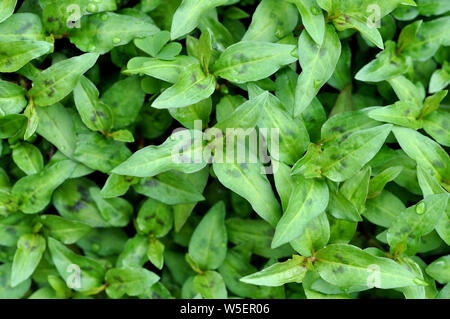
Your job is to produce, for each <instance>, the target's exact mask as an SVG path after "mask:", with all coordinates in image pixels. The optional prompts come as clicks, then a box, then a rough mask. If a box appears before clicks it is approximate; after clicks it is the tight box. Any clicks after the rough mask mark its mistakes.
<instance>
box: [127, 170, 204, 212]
mask: <svg viewBox="0 0 450 319" xmlns="http://www.w3.org/2000/svg"><path fill="white" fill-rule="evenodd" d="M205 173H207V171H206V170H205V169H203V170H201V171H198V172H196V173H192V174H184V173H180V172H177V171H168V172H165V173H161V174H159V175H157V176H155V177H152V178H144V179H141V181H140V182H139V183H138V184H135V185H134V186H133V188H134V190H135V191H136V192H138V193H140V194H143V195H145V196H148V197H150V198H153V199H156V200H159V201H161V202H163V203H166V204H169V205H177V204H187V203H196V202H199V201H202V200H204V199H205V197H203V195H202V191H203V188H204V186H205V184H206V179H207V178H208V176H207V175H205ZM205 177H206V179H205ZM194 179H195V180H197V181H198V180H203V181H204V183H202V184H203V185H202V186H203V187H200V188H198V189H197V188H195V187H193V183H194Z"/></svg>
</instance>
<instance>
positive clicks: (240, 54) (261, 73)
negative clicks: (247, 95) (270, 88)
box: [214, 41, 296, 83]
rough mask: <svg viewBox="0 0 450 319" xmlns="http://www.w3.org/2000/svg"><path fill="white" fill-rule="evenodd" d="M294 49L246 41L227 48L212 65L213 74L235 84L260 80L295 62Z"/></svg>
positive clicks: (274, 44)
mask: <svg viewBox="0 0 450 319" xmlns="http://www.w3.org/2000/svg"><path fill="white" fill-rule="evenodd" d="M294 49H295V47H294V46H293V45H287V44H276V43H270V42H259V41H246V42H239V43H236V44H233V45H232V46H229V47H228V48H227V49H226V50H225V51H224V52H223V53H222V54H221V55H220V57H219V59H218V60H217V61H216V63H215V64H214V73H215V74H216V75H217V76H219V77H221V78H223V79H226V80H229V81H231V82H235V83H246V82H252V81H258V80H262V79H264V78H266V77H268V76H270V75H272V74H273V73H275V72H276V71H278V70H279V69H280V68H281V67H282V66H283V65H287V64H290V63H293V62H295V61H296V58H295V57H294V56H293V55H292V52H293V51H294Z"/></svg>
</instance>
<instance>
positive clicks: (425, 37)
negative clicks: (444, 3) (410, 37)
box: [403, 16, 450, 61]
mask: <svg viewBox="0 0 450 319" xmlns="http://www.w3.org/2000/svg"><path fill="white" fill-rule="evenodd" d="M449 25H450V17H448V16H447V17H442V18H438V19H434V20H431V21H428V22H424V23H423V24H422V26H421V27H420V29H419V31H418V32H417V35H416V37H415V39H414V41H411V42H410V43H409V44H408V45H405V46H404V48H403V53H404V54H406V55H409V56H410V57H411V58H412V59H413V60H417V61H426V60H428V59H429V58H431V57H432V56H433V55H434V54H435V53H436V51H437V50H438V49H439V47H440V46H441V45H448V44H449V43H450V39H449V36H448V34H447V33H446V32H441V30H446V29H448V27H449Z"/></svg>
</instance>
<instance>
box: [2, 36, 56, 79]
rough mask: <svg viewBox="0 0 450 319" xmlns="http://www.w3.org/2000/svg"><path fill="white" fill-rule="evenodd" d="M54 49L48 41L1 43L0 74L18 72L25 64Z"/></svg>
mask: <svg viewBox="0 0 450 319" xmlns="http://www.w3.org/2000/svg"><path fill="white" fill-rule="evenodd" d="M52 49H53V44H52V43H49V42H46V41H37V40H18V41H11V42H0V51H1V52H2V55H1V57H0V72H8V73H9V72H16V71H17V70H19V69H20V68H22V67H23V66H24V65H25V64H27V63H28V62H30V61H31V60H33V59H36V58H38V57H40V56H42V55H44V54H47V53H49V52H50V51H51V50H52Z"/></svg>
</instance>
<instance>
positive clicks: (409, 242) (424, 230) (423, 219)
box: [387, 194, 448, 254]
mask: <svg viewBox="0 0 450 319" xmlns="http://www.w3.org/2000/svg"><path fill="white" fill-rule="evenodd" d="M447 202H448V194H437V195H430V196H427V197H425V199H423V200H422V201H420V202H419V203H418V204H416V205H414V206H411V207H408V208H407V209H406V210H405V211H404V212H402V213H401V214H400V215H399V216H398V217H397V219H396V220H395V221H394V222H393V223H392V225H391V226H390V227H389V229H388V232H387V240H388V242H389V246H390V247H391V252H394V251H395V252H398V253H401V252H402V250H405V248H406V249H407V251H406V252H407V253H409V254H411V253H415V252H416V251H417V249H418V245H419V238H420V237H421V236H423V235H426V234H428V233H430V232H431V231H432V230H433V229H434V227H435V226H436V224H437V223H438V222H439V219H440V218H441V216H442V214H443V213H444V211H445V208H446V206H447ZM403 247H404V248H403Z"/></svg>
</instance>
